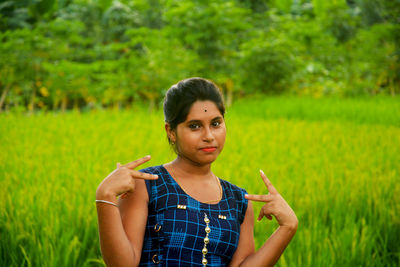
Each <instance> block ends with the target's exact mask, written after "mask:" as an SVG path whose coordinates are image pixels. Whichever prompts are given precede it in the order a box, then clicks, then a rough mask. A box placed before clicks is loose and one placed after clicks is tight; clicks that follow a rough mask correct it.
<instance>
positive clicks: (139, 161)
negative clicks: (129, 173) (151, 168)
mask: <svg viewBox="0 0 400 267" xmlns="http://www.w3.org/2000/svg"><path fill="white" fill-rule="evenodd" d="M150 158H151V156H150V155H147V156H145V157H143V158H140V159H137V160H134V161H132V162H129V163H127V164H125V165H124V167H127V168H128V169H134V168H136V167H137V166H139V165H142V164H143V163H145V162H147V161H149V160H150Z"/></svg>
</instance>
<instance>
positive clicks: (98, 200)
mask: <svg viewBox="0 0 400 267" xmlns="http://www.w3.org/2000/svg"><path fill="white" fill-rule="evenodd" d="M98 202H101V203H106V204H110V205H113V206H115V207H117V208H118V205H117V204H115V203H113V202H111V201H107V200H101V199H96V203H98Z"/></svg>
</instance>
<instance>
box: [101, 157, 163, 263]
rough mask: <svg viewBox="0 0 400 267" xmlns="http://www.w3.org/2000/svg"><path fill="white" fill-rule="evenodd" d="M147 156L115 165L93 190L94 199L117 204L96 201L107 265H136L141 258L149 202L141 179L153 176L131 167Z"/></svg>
mask: <svg viewBox="0 0 400 267" xmlns="http://www.w3.org/2000/svg"><path fill="white" fill-rule="evenodd" d="M149 159H150V157H147V158H143V159H140V160H138V161H135V162H131V163H128V164H127V165H124V166H118V168H117V170H115V171H114V172H112V173H111V174H110V175H109V176H108V177H106V178H105V179H104V180H103V182H102V183H101V184H100V185H99V187H98V189H97V191H96V199H98V200H106V201H110V202H113V203H117V196H118V195H121V194H124V195H125V197H123V198H120V200H119V205H118V207H116V206H113V205H111V204H107V203H102V202H98V203H97V215H98V224H99V236H100V247H101V252H102V254H103V259H104V262H105V263H106V265H107V266H137V265H138V264H139V261H140V255H141V250H142V243H143V237H144V231H145V226H146V221H147V212H148V210H147V203H148V201H149V199H148V194H147V189H146V185H145V182H144V180H143V179H155V178H156V177H154V176H152V175H151V174H145V173H140V172H138V171H133V170H132V169H133V168H135V167H137V166H139V165H140V164H143V163H144V162H146V161H148V160H149Z"/></svg>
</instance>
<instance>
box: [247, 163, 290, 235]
mask: <svg viewBox="0 0 400 267" xmlns="http://www.w3.org/2000/svg"><path fill="white" fill-rule="evenodd" d="M260 175H261V178H262V179H263V181H264V183H265V185H266V186H267V189H268V191H269V193H268V194H267V195H246V196H245V198H246V199H248V200H254V201H259V202H265V205H264V206H263V207H262V208H261V210H260V214H259V215H258V219H257V220H258V221H260V220H261V219H262V218H263V217H264V216H265V217H267V218H268V219H269V220H272V216H274V217H275V218H276V220H277V221H278V223H279V225H280V226H285V227H289V228H291V229H297V224H298V220H297V217H296V214H295V213H294V211H293V210H292V208H291V207H290V206H289V204H288V203H287V202H286V201H285V199H284V198H283V197H282V196H281V195H280V194H279V192H278V191H277V190H276V189H275V187H274V186H273V185H272V184H271V182H270V181H269V179H268V178H267V176H266V175H265V174H264V172H263V171H262V170H260Z"/></svg>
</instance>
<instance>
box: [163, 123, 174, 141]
mask: <svg viewBox="0 0 400 267" xmlns="http://www.w3.org/2000/svg"><path fill="white" fill-rule="evenodd" d="M165 131H166V132H167V136H168V139H169V141H170V142H171V143H175V142H176V133H175V131H174V130H173V129H172V128H171V125H169V123H166V124H165Z"/></svg>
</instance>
